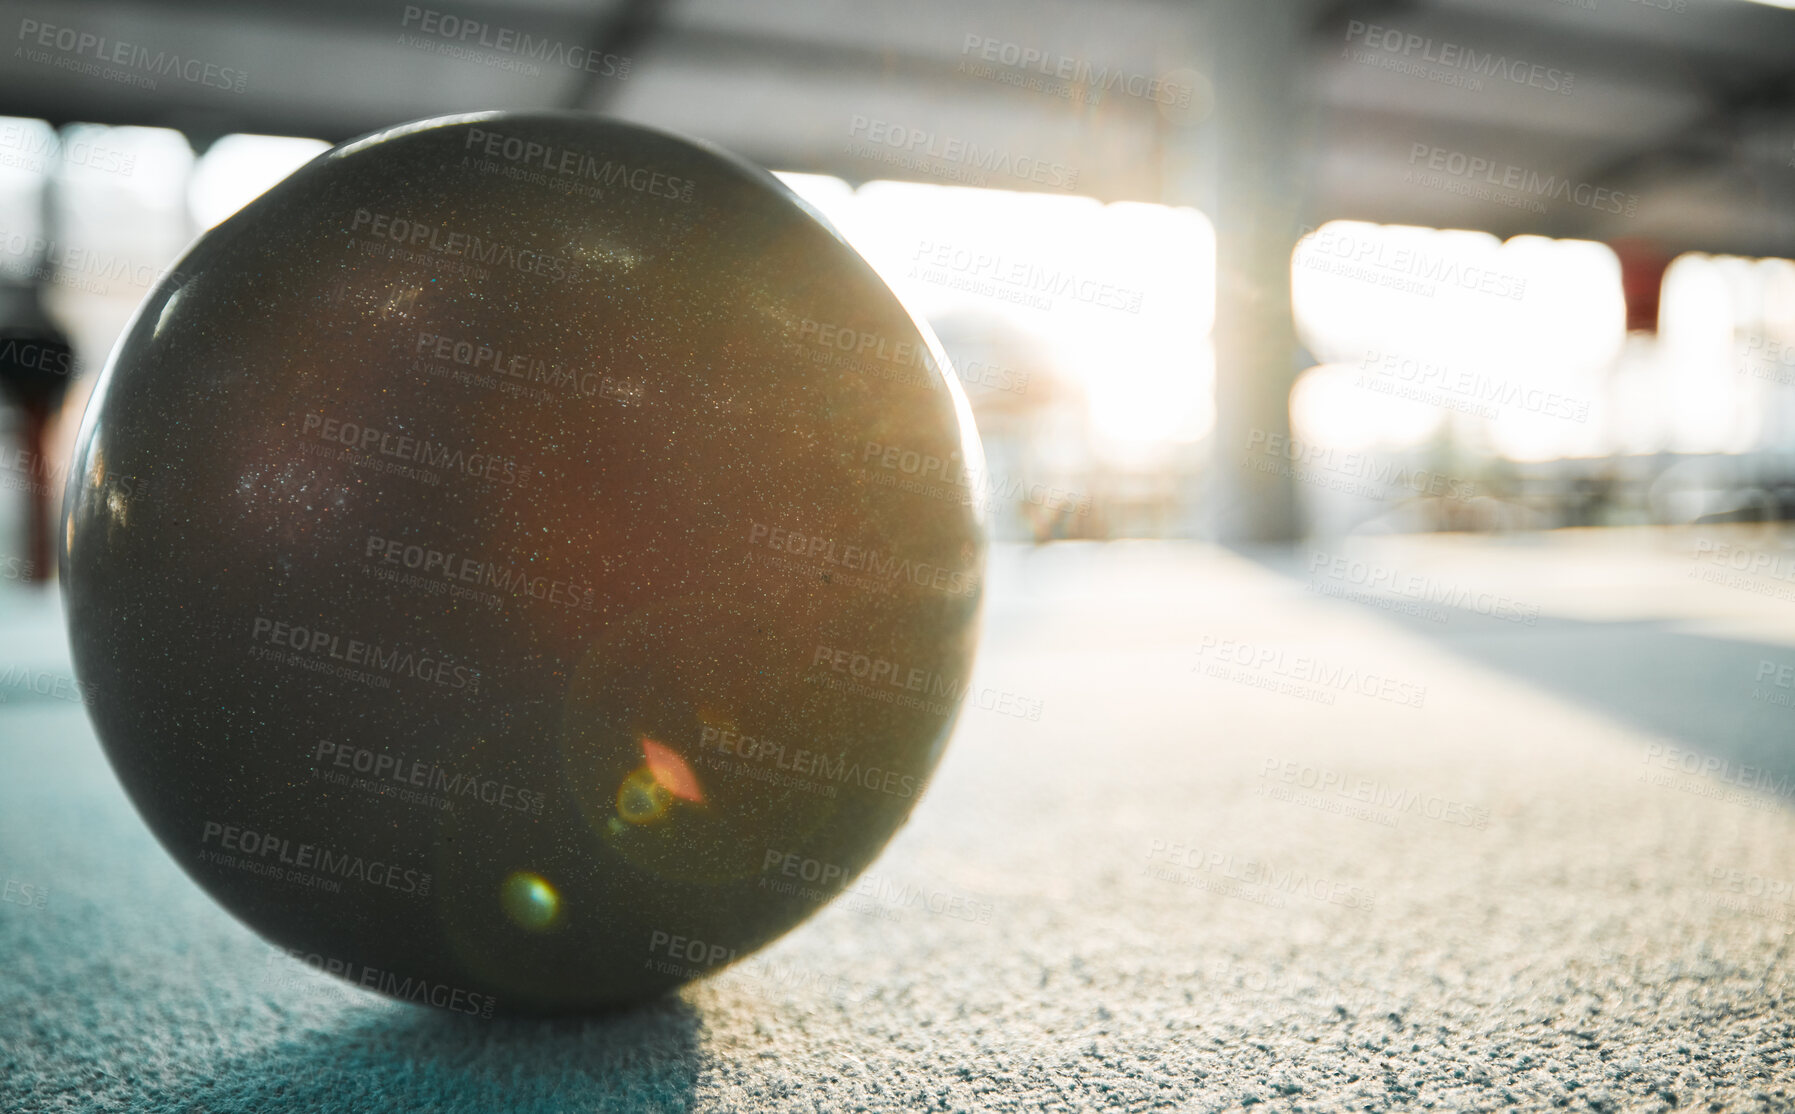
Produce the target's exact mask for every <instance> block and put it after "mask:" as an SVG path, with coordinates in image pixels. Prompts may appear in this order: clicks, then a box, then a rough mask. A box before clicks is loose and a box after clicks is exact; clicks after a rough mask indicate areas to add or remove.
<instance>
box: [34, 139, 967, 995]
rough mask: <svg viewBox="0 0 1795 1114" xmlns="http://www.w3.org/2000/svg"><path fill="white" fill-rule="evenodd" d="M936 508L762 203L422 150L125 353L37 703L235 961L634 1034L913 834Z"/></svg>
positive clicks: (557, 146)
mask: <svg viewBox="0 0 1795 1114" xmlns="http://www.w3.org/2000/svg"><path fill="white" fill-rule="evenodd" d="M982 468H983V465H982V458H981V456H980V451H979V447H978V441H977V437H976V434H975V433H974V430H973V427H972V420H971V416H970V412H969V411H968V409H967V407H966V403H965V398H964V396H963V395H962V394H961V392H960V389H959V386H958V385H957V383H956V382H955V381H954V379H953V376H952V372H951V371H950V370H948V368H947V367H946V364H945V362H944V360H943V358H942V356H941V354H940V350H939V346H938V345H937V344H936V342H935V340H934V338H933V337H932V335H931V334H930V333H929V332H928V331H927V330H926V328H925V327H923V326H921V325H919V324H918V323H917V322H916V321H915V320H914V319H913V318H912V317H911V316H910V315H909V314H908V313H907V312H906V310H905V309H904V308H903V307H902V305H900V303H899V301H898V299H897V298H896V296H894V295H893V294H892V292H891V291H890V290H889V289H888V288H887V287H886V286H885V284H884V283H883V282H882V281H881V280H880V278H879V276H878V275H877V274H876V273H875V272H874V271H873V268H872V267H871V266H869V265H868V264H867V263H866V262H865V261H864V260H863V259H861V258H860V256H859V255H857V254H856V253H855V252H854V251H853V250H852V249H851V248H849V247H848V246H847V245H846V243H845V242H844V241H843V240H842V239H841V237H840V236H839V235H838V234H837V233H836V232H835V231H834V230H833V229H831V228H830V227H829V226H828V225H827V224H825V223H824V222H823V221H822V220H821V219H819V218H818V217H817V215H816V214H815V213H814V212H812V211H811V210H810V209H809V208H808V207H807V206H806V205H805V204H804V203H803V202H801V201H800V200H799V199H798V198H797V197H796V195H794V194H793V193H792V192H791V191H790V190H788V189H787V188H786V187H785V186H784V185H783V184H781V183H780V182H779V181H778V180H777V179H775V178H773V177H772V176H771V175H769V174H767V173H766V172H764V171H762V170H759V169H757V168H755V167H752V166H750V165H748V164H746V163H744V162H742V161H740V160H738V159H736V158H734V157H732V156H729V155H727V154H725V153H723V152H720V151H718V150H716V149H715V148H712V147H708V146H703V145H700V144H697V143H694V142H692V141H689V140H685V139H681V138H677V137H675V136H671V135H668V134H665V133H663V132H658V131H653V130H650V129H646V128H641V127H635V126H632V125H627V124H622V123H618V122H615V121H608V120H602V119H595V118H592V117H588V116H579V115H573V114H537V113H531V114H509V113H485V114H477V115H466V116H455V117H446V118H441V119H434V120H425V121H422V122H419V123H413V124H407V125H404V126H402V127H396V128H392V129H390V130H387V131H382V132H378V133H376V134H373V135H369V136H366V137H364V138H362V139H358V140H356V141H354V142H351V143H347V144H344V145H343V146H341V147H338V148H336V149H334V150H332V151H330V152H327V153H326V154H324V155H321V156H319V157H318V158H317V159H316V160H314V161H313V162H311V163H309V164H308V165H306V166H305V167H303V168H302V169H300V170H299V171H298V172H296V173H295V174H293V175H292V177H290V178H288V179H287V180H286V181H284V182H283V183H281V184H280V185H278V186H276V187H275V188H274V189H272V190H270V191H269V192H268V193H267V194H265V195H264V196H262V197H261V198H259V199H258V200H256V201H255V202H253V203H252V204H250V205H249V206H248V207H246V208H245V209H244V210H243V211H242V212H240V213H239V214H237V215H236V216H234V217H232V218H231V219H230V220H228V221H226V222H225V223H224V224H222V225H220V226H219V227H218V228H216V229H214V230H213V231H211V232H210V233H208V234H207V235H206V236H205V237H203V238H202V239H201V240H200V241H199V242H198V243H197V244H195V245H194V247H193V248H192V250H191V251H189V252H188V254H187V255H186V257H185V258H184V259H182V260H181V262H180V263H179V264H178V265H177V266H176V267H175V268H174V269H173V271H172V272H171V273H170V274H169V275H168V277H167V279H166V280H165V281H164V282H162V283H161V284H160V285H159V286H158V287H157V288H156V289H155V290H154V291H153V292H152V293H151V294H150V295H149V297H148V298H147V299H146V300H145V301H144V303H143V305H142V307H140V308H139V310H138V312H137V316H136V318H135V319H134V320H133V321H132V323H131V325H130V326H129V327H128V328H127V330H126V333H125V335H124V337H123V338H122V339H121V341H120V343H119V346H118V349H117V351H116V352H115V353H114V355H113V357H112V359H111V361H110V363H109V365H108V366H107V368H106V370H105V372H104V375H103V378H102V379H101V381H100V382H99V384H98V387H97V389H96V390H95V392H94V395H93V399H92V401H91V402H90V403H89V405H88V409H87V413H86V415H85V418H84V419H83V422H82V429H81V435H80V440H79V442H78V445H77V448H76V453H75V458H74V461H73V463H72V465H71V468H70V481H69V485H68V495H67V501H66V503H65V506H64V511H63V513H64V516H65V522H64V524H63V529H62V531H61V541H62V545H63V550H62V583H63V590H64V593H65V597H66V603H67V609H68V616H69V627H70V634H71V639H72V642H73V646H74V654H75V662H76V666H77V669H78V671H79V676H80V679H81V682H82V685H83V688H84V692H85V695H86V696H87V698H88V702H89V708H90V711H91V715H92V717H93V722H94V726H95V730H96V731H97V732H98V734H99V737H100V740H101V742H102V743H103V744H104V746H105V748H106V752H107V754H108V755H109V757H110V758H111V761H112V765H113V768H114V769H115V770H116V771H117V773H118V776H119V779H120V781H122V782H123V784H124V786H125V788H126V790H127V791H128V792H129V793H130V796H131V799H132V800H133V801H134V802H135V804H136V806H137V808H138V810H139V811H140V812H141V813H142V814H143V817H144V819H145V820H146V821H147V822H148V824H149V826H150V828H151V829H152V830H153V831H154V832H155V833H156V835H157V837H158V838H159V839H160V840H161V841H162V843H163V846H165V847H166V848H167V849H168V852H169V853H170V854H171V855H173V856H174V858H175V859H176V861H178V862H179V863H180V864H181V866H182V867H183V868H184V869H186V871H187V872H188V873H189V874H190V875H192V876H193V878H194V879H195V880H196V881H197V882H198V883H199V884H200V885H201V886H202V887H204V888H205V890H206V891H207V892H208V893H210V894H211V895H212V896H213V897H214V898H216V899H217V900H218V901H219V903H220V904H222V905H223V906H224V907H225V908H227V909H229V910H230V911H231V912H232V913H234V914H235V915H236V916H238V917H239V918H241V919H242V920H243V921H244V922H246V923H247V924H249V925H250V926H251V927H252V928H254V929H255V930H256V931H258V932H260V933H261V934H262V935H264V936H266V937H267V938H268V939H269V940H271V941H272V942H274V943H275V944H277V945H279V946H280V947H282V948H284V949H287V950H289V951H290V952H291V953H293V954H294V955H295V956H297V957H299V958H302V959H304V960H305V961H307V962H309V963H311V964H312V965H314V966H317V967H320V968H322V969H325V970H329V971H332V972H336V973H339V974H341V975H342V976H343V977H344V978H346V979H348V980H349V981H351V982H353V983H355V984H356V985H358V986H363V987H367V988H368V989H370V990H376V991H380V992H383V993H386V994H389V995H392V996H394V997H398V998H403V999H407V1000H411V1001H419V1002H428V1003H430V1004H432V1005H436V1006H440V1007H444V1008H447V1009H450V1010H455V1011H459V1012H464V1013H469V1014H479V1015H489V1014H493V1013H565V1012H574V1011H586V1010H591V1009H595V1008H599V1007H605V1006H611V1005H617V1004H623V1003H630V1002H637V1001H641V1000H643V999H647V998H650V997H652V996H654V995H658V994H661V993H663V992H665V991H667V990H668V989H670V988H672V987H675V986H678V985H680V984H681V983H684V982H686V981H688V980H690V979H692V978H696V977H699V976H702V975H706V974H709V973H712V972H714V971H716V970H720V969H721V968H723V967H725V966H727V965H728V964H729V963H731V962H733V961H735V960H737V959H740V958H742V957H743V956H745V955H747V954H748V953H750V952H752V951H753V950H754V949H756V948H759V947H761V946H763V945H765V944H766V943H768V942H769V941H771V940H773V939H774V938H776V937H778V936H779V935H780V934H782V933H784V932H786V931H787V930H788V929H790V928H791V927H792V926H793V925H795V924H797V923H798V922H800V921H801V920H803V919H804V918H805V917H806V916H807V915H809V914H811V913H812V912H814V911H815V910H816V909H817V908H818V906H819V905H820V904H821V903H823V902H826V901H828V900H829V899H830V898H831V897H833V896H835V895H837V894H839V893H840V892H841V891H842V890H843V888H844V887H845V886H846V885H847V884H848V883H850V882H851V881H852V880H853V879H854V877H855V876H856V875H857V874H858V873H859V872H860V871H861V870H862V869H864V868H865V867H866V866H867V864H868V863H869V862H871V861H872V859H873V858H874V857H875V856H876V855H877V854H878V853H879V850H880V849H881V848H882V847H883V846H884V845H885V843H886V842H887V841H888V840H889V839H890V837H891V835H892V833H893V832H894V831H895V830H896V829H897V827H898V826H899V825H900V824H902V823H903V822H904V820H905V818H906V817H907V816H908V815H909V813H910V811H911V809H912V808H913V807H914V806H915V805H916V804H917V801H918V800H919V799H920V797H921V795H922V792H923V789H924V786H925V785H926V783H927V781H928V778H929V775H930V774H931V772H932V771H933V770H934V768H935V766H936V764H937V762H938V761H939V760H940V757H941V754H942V750H943V748H944V746H945V745H946V743H947V740H948V736H949V735H950V733H951V730H952V727H953V724H954V720H955V718H956V716H957V715H958V710H959V706H960V699H961V695H962V694H963V692H964V689H965V686H966V682H967V677H968V674H969V672H970V668H971V663H972V658H973V651H974V645H975V640H976V637H977V626H978V614H979V603H980V599H981V596H982V589H983V565H984V556H985V554H984V542H983V530H982V527H983V523H982V517H983V513H984V512H983V504H982V501H981V499H980V497H979V494H978V493H979V491H980V490H981V488H982Z"/></svg>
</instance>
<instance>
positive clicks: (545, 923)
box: [499, 870, 561, 932]
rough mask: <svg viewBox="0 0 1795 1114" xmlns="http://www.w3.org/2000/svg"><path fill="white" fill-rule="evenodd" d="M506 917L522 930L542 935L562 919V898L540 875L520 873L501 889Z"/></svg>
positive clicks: (508, 879)
mask: <svg viewBox="0 0 1795 1114" xmlns="http://www.w3.org/2000/svg"><path fill="white" fill-rule="evenodd" d="M499 899H500V901H501V903H502V904H503V905H504V907H505V915H506V916H508V917H510V918H511V920H512V922H513V923H515V924H516V925H517V926H518V927H520V928H527V929H529V930H531V931H532V932H542V931H545V930H547V929H550V928H553V927H554V925H555V922H556V921H557V920H559V919H560V917H561V895H560V894H558V893H556V892H555V887H553V886H551V885H549V884H548V880H547V879H545V878H543V877H542V876H541V875H540V874H531V873H530V872H528V871H524V870H520V871H518V872H517V873H516V874H513V875H512V876H511V877H509V878H507V879H505V884H504V885H503V886H502V887H500V889H499Z"/></svg>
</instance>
